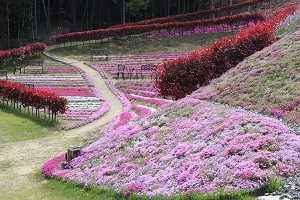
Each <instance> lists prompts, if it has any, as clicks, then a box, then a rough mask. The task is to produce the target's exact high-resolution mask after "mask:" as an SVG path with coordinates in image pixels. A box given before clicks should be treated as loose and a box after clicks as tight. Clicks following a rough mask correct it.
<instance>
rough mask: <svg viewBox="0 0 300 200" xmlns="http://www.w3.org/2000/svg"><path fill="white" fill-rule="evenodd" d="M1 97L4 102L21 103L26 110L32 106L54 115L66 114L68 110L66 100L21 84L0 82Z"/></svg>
mask: <svg viewBox="0 0 300 200" xmlns="http://www.w3.org/2000/svg"><path fill="white" fill-rule="evenodd" d="M0 96H2V98H3V102H4V101H5V100H6V101H11V102H13V103H14V104H16V103H19V104H21V105H22V106H23V107H24V108H25V107H29V106H31V107H34V108H36V109H47V110H48V111H50V112H51V113H52V114H54V115H56V114H57V113H65V112H66V110H67V107H66V105H67V100H66V99H65V98H62V97H59V96H56V95H55V94H53V93H49V92H44V91H40V90H37V89H34V88H28V87H25V86H24V85H22V84H20V83H12V82H9V81H5V80H0Z"/></svg>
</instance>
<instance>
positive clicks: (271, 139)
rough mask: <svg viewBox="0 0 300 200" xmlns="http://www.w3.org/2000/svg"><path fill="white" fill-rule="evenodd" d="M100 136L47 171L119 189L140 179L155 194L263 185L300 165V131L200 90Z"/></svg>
mask: <svg viewBox="0 0 300 200" xmlns="http://www.w3.org/2000/svg"><path fill="white" fill-rule="evenodd" d="M108 129H109V128H108ZM94 137H96V136H94ZM97 137H99V139H98V140H97V141H95V142H93V143H91V144H90V145H88V146H87V147H85V148H84V149H83V151H82V155H81V156H80V157H77V158H75V159H73V160H72V161H71V162H70V164H69V167H68V169H62V168H61V167H60V163H61V161H62V160H64V155H61V156H59V157H57V158H54V159H53V160H50V161H48V162H47V163H45V165H44V166H43V169H42V171H43V174H44V175H46V176H49V177H51V176H58V177H60V178H61V177H63V178H64V179H71V180H73V179H75V180H76V181H78V182H79V183H82V184H84V185H89V184H97V185H100V186H104V187H105V186H106V187H113V188H116V189H117V190H120V189H121V188H123V187H126V186H127V185H128V184H135V185H137V186H139V188H140V190H141V193H143V194H146V195H149V196H153V195H157V194H164V195H170V194H173V193H185V192H192V191H204V192H206V191H214V190H218V189H220V188H224V189H225V190H227V191H230V190H239V189H242V188H258V187H259V186H261V185H263V184H265V183H266V182H267V181H268V180H269V178H270V177H271V176H277V175H281V176H293V175H294V174H295V173H296V172H298V171H299V167H300V159H299V158H300V137H299V136H296V135H294V134H291V132H290V131H289V128H288V127H287V126H286V125H284V124H283V123H282V122H280V121H278V120H276V119H271V118H267V117H263V116H261V115H258V114H254V113H250V112H247V111H244V110H241V109H232V108H230V107H228V106H223V105H217V104H213V103H209V102H206V101H202V100H198V99H194V98H185V99H182V100H180V101H177V102H176V103H174V104H170V105H168V106H165V107H163V108H162V109H160V110H159V111H157V112H155V113H154V114H152V115H151V116H149V117H147V118H144V119H141V120H139V121H137V122H129V123H127V124H125V125H123V126H119V127H118V128H116V129H114V130H110V131H106V129H102V130H101V132H99V133H97ZM130 186H131V185H130ZM125 191H126V190H125Z"/></svg>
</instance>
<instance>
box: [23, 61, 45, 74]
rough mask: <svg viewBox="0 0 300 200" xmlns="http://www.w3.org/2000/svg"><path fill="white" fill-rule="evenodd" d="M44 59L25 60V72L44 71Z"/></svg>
mask: <svg viewBox="0 0 300 200" xmlns="http://www.w3.org/2000/svg"><path fill="white" fill-rule="evenodd" d="M43 65H44V61H43V60H24V74H25V73H26V71H33V72H38V71H39V72H41V73H44V66H43Z"/></svg>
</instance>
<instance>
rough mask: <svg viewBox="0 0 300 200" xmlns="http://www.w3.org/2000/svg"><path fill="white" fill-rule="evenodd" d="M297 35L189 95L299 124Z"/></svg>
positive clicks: (298, 45) (257, 54) (253, 57)
mask: <svg viewBox="0 0 300 200" xmlns="http://www.w3.org/2000/svg"><path fill="white" fill-rule="evenodd" d="M299 34H300V32H299V31H297V32H295V33H293V34H291V35H286V36H285V37H284V38H282V39H281V40H280V41H278V42H277V43H275V44H273V45H271V46H269V47H267V48H265V49H264V50H262V51H260V52H257V53H256V54H254V55H252V56H250V57H249V58H248V59H247V60H245V61H244V62H241V63H240V64H238V65H237V67H235V68H234V69H231V70H230V71H228V72H227V73H226V74H224V75H223V76H221V77H220V78H218V79H215V80H213V81H212V82H211V84H210V85H209V86H207V87H203V88H200V89H199V90H198V91H197V92H194V94H192V97H194V98H198V99H209V100H212V101H218V102H221V103H227V104H231V105H235V106H242V107H243V108H245V109H249V110H255V111H259V112H262V113H266V114H270V115H272V116H275V117H282V118H283V119H284V120H286V121H288V122H293V123H298V124H299V123H300V111H299V108H300V65H299V63H300V58H299V48H300V40H299V39H297V38H296V36H297V35H299Z"/></svg>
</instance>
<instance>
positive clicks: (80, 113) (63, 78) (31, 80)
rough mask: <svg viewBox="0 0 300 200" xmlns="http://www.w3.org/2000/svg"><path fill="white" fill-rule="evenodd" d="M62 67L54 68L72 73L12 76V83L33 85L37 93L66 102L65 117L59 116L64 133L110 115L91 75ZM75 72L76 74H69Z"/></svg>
mask: <svg viewBox="0 0 300 200" xmlns="http://www.w3.org/2000/svg"><path fill="white" fill-rule="evenodd" d="M53 66H54V65H53V64H52V67H53ZM59 66H60V67H57V66H55V68H57V69H68V71H69V73H66V71H64V72H63V71H61V70H60V72H59V74H57V73H58V71H57V72H54V71H48V73H46V74H38V75H30V74H28V75H27V74H26V75H22V76H11V77H10V81H13V82H19V83H22V84H33V85H34V87H35V88H36V89H39V90H42V91H47V92H52V93H54V94H56V95H58V96H62V97H64V98H66V99H67V100H68V104H67V108H68V109H67V111H66V112H65V113H64V114H59V119H60V120H61V122H62V124H63V129H65V130H69V129H73V128H77V127H79V126H82V125H84V124H87V123H90V122H92V121H94V120H95V119H98V118H99V117H101V116H103V115H104V114H105V113H106V112H108V110H109V106H108V103H107V102H105V100H104V98H103V97H102V95H101V94H100V93H99V91H97V89H96V88H95V87H94V84H93V82H92V81H91V78H90V77H89V76H88V75H86V74H84V72H83V71H80V70H78V69H76V68H75V67H62V66H65V65H63V64H59ZM53 69H54V68H53ZM69 69H72V70H69ZM72 71H73V72H76V74H75V73H70V72H72ZM78 72H80V73H82V74H79V73H78Z"/></svg>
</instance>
